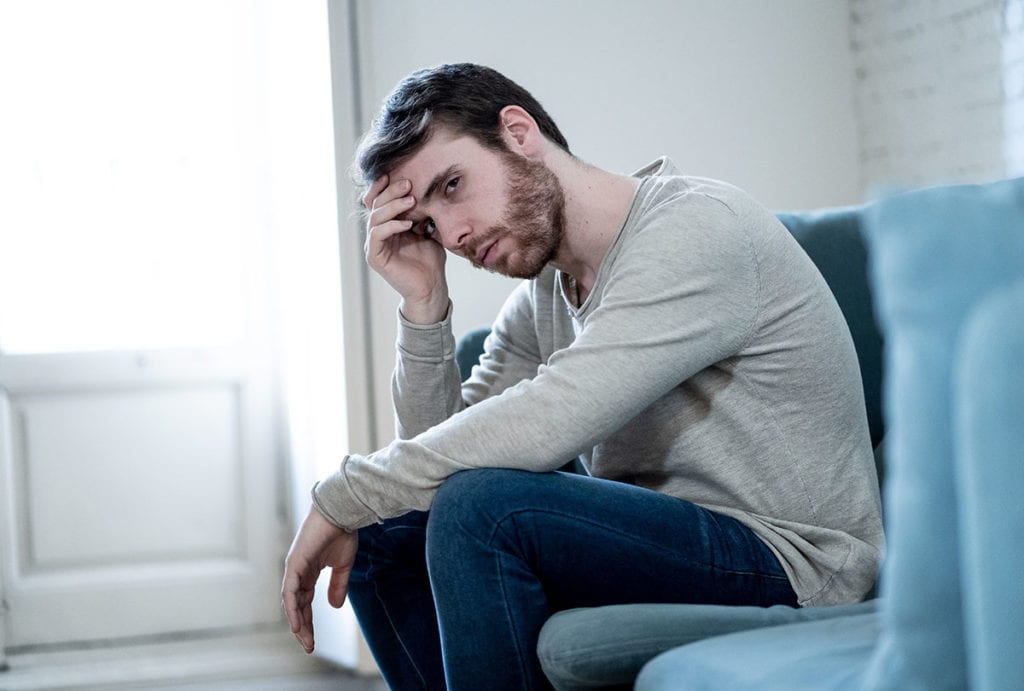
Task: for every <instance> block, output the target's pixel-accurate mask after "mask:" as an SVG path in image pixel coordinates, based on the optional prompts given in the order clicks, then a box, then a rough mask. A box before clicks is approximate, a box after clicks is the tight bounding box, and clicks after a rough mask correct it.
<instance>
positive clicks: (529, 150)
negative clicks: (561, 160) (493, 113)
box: [498, 106, 544, 158]
mask: <svg viewBox="0 0 1024 691" xmlns="http://www.w3.org/2000/svg"><path fill="white" fill-rule="evenodd" d="M498 117H499V118H500V119H501V137H502V139H504V140H505V146H507V147H508V149H509V151H515V152H517V153H519V154H522V155H523V156H526V157H527V158H535V157H538V156H540V154H541V152H542V149H543V144H544V135H543V134H542V133H541V131H540V128H539V127H538V126H537V121H536V120H534V119H533V116H532V115H530V114H529V113H527V112H526V111H525V110H523V109H522V108H520V107H519V106H505V107H504V108H502V109H501V113H499V114H498Z"/></svg>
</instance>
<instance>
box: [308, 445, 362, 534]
mask: <svg viewBox="0 0 1024 691" xmlns="http://www.w3.org/2000/svg"><path fill="white" fill-rule="evenodd" d="M349 458H350V456H346V457H345V460H343V461H342V462H341V468H340V469H339V470H338V471H337V472H335V473H333V474H331V475H329V476H328V477H327V478H325V479H324V480H321V481H320V482H317V483H316V484H314V485H313V489H312V491H311V492H310V494H311V495H312V498H313V505H314V506H315V507H316V508H317V511H319V512H320V513H322V514H323V516H324V518H326V519H327V520H328V521H330V522H331V523H332V524H334V525H335V526H336V527H338V528H341V529H342V530H348V531H356V530H359V529H360V528H362V527H364V526H368V525H371V524H373V523H378V522H379V519H378V518H377V516H376V514H374V512H373V511H371V510H370V507H368V506H366V505H365V504H364V503H363V502H362V501H360V500H359V498H358V497H357V496H356V495H355V493H354V492H353V491H352V486H351V484H350V483H349V481H348V476H347V475H346V473H345V467H346V466H347V465H348V461H349Z"/></svg>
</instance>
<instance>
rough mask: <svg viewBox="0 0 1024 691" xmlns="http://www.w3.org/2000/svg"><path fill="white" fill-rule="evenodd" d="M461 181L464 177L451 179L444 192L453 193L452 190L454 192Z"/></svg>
mask: <svg viewBox="0 0 1024 691" xmlns="http://www.w3.org/2000/svg"><path fill="white" fill-rule="evenodd" d="M460 182H462V178H459V177H455V178H452V179H451V180H449V181H448V184H447V185H445V186H444V193H445V194H451V193H452V192H454V191H455V188H457V187H458V186H459V183H460Z"/></svg>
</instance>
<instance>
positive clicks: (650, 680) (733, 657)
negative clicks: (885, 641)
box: [635, 612, 879, 691]
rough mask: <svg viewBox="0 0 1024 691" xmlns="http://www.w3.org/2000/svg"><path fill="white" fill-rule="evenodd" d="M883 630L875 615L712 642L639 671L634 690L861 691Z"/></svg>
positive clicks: (658, 659)
mask: <svg viewBox="0 0 1024 691" xmlns="http://www.w3.org/2000/svg"><path fill="white" fill-rule="evenodd" d="M779 631H784V635H779V634H778V633H777V632H779ZM878 631H879V618H878V614H877V612H872V613H867V614H856V615H851V616H847V617H839V618H835V619H826V620H822V621H812V622H805V623H800V624H790V625H789V626H785V627H782V628H771V629H761V630H758V631H747V632H744V633H737V634H733V635H731V636H722V637H719V638H710V639H708V640H705V641H701V642H699V643H694V644H692V645H687V646H683V647H681V648H676V649H675V650H670V651H669V652H667V653H664V654H662V655H659V656H658V657H656V658H654V659H653V660H651V662H650V663H648V664H647V665H646V666H645V667H644V668H643V670H642V671H641V672H640V675H639V676H638V677H637V680H636V687H635V688H636V691H677V690H678V689H687V691H719V690H720V689H729V691H743V690H749V691H761V690H762V689H785V690H786V691H820V690H821V689H829V690H830V691H837V690H839V689H856V688H859V686H858V681H859V680H860V679H862V678H863V676H864V668H865V667H866V665H867V662H868V659H869V658H870V655H871V649H872V647H873V646H874V644H875V641H876V640H877V638H878ZM783 680H784V681H783ZM773 682H774V683H773ZM766 684H767V685H766Z"/></svg>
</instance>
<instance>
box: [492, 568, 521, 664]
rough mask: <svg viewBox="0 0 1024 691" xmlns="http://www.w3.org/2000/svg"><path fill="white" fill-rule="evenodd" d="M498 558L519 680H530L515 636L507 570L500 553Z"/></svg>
mask: <svg viewBox="0 0 1024 691" xmlns="http://www.w3.org/2000/svg"><path fill="white" fill-rule="evenodd" d="M496 556H497V558H498V562H499V563H498V580H499V581H500V583H501V595H502V598H501V599H502V601H503V602H504V603H505V617H506V621H508V623H509V624H510V625H512V626H511V628H512V636H511V638H512V640H513V641H515V646H516V659H517V660H519V678H520V679H523V680H525V679H529V674H528V673H527V671H526V669H527V667H526V664H525V660H524V656H523V648H522V646H521V645H520V641H519V636H517V635H515V633H516V631H517V630H518V629H517V628H516V626H515V625H514V624H513V613H512V609H511V607H509V600H510V598H509V593H508V588H507V587H506V586H505V569H504V566H503V565H502V564H501V554H500V553H499V554H497V555H496Z"/></svg>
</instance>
